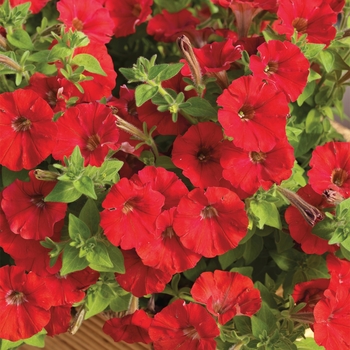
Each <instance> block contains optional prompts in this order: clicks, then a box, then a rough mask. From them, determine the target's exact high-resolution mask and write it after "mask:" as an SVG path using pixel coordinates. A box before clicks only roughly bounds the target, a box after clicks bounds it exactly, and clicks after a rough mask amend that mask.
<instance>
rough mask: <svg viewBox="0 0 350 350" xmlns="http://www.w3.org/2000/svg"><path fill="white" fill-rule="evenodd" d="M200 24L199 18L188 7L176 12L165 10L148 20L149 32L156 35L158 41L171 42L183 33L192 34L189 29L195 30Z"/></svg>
mask: <svg viewBox="0 0 350 350" xmlns="http://www.w3.org/2000/svg"><path fill="white" fill-rule="evenodd" d="M198 24H199V19H198V18H196V17H194V16H193V15H192V13H191V12H190V11H188V10H186V9H183V10H181V11H179V12H175V13H170V12H168V11H166V10H163V11H162V13H159V14H158V15H155V16H154V17H153V18H152V19H151V20H150V21H149V22H148V25H147V34H149V35H152V36H154V39H155V40H156V41H162V42H166V43H170V42H174V41H175V40H176V39H177V37H179V36H180V35H181V34H186V35H187V36H190V35H188V31H190V32H191V31H193V30H194V29H195V28H196V26H197V25H198ZM191 41H192V40H191Z"/></svg>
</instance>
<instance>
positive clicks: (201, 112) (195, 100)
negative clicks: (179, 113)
mask: <svg viewBox="0 0 350 350" xmlns="http://www.w3.org/2000/svg"><path fill="white" fill-rule="evenodd" d="M186 102H189V103H191V106H190V107H186V108H183V109H182V110H183V111H184V112H186V113H188V114H190V115H192V116H194V117H203V118H209V119H211V118H214V119H215V118H217V112H216V110H215V109H214V108H213V107H212V106H211V104H210V103H209V102H208V101H207V100H205V99H204V98H200V97H191V98H189V99H188V100H187V101H186Z"/></svg>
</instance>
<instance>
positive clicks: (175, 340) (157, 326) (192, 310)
mask: <svg viewBox="0 0 350 350" xmlns="http://www.w3.org/2000/svg"><path fill="white" fill-rule="evenodd" d="M219 334H220V331H219V328H218V326H217V325H216V323H215V320H214V319H213V317H212V316H211V315H210V314H209V313H208V311H207V310H206V309H205V308H204V307H203V306H201V305H198V304H193V303H190V304H186V303H185V302H184V301H182V300H176V301H174V302H173V303H172V304H170V305H168V306H166V307H165V308H164V309H163V310H162V311H160V312H159V313H157V314H156V315H155V316H154V319H153V321H152V323H151V326H150V328H149V335H150V337H151V339H152V341H153V347H154V350H164V349H177V350H215V349H216V341H215V339H214V338H215V337H217V336H218V335H219Z"/></svg>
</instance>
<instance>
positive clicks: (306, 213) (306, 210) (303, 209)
mask: <svg viewBox="0 0 350 350" xmlns="http://www.w3.org/2000/svg"><path fill="white" fill-rule="evenodd" d="M277 190H278V191H279V192H280V193H282V194H283V196H284V197H286V198H287V199H288V200H289V202H290V203H291V204H292V205H293V206H294V207H295V208H297V209H298V210H299V212H300V214H301V215H302V216H303V218H304V219H305V220H306V222H307V223H308V224H309V225H310V226H315V223H316V221H321V220H323V218H324V215H323V213H322V212H321V211H320V210H319V209H318V208H316V207H314V206H313V205H311V204H309V203H308V202H306V201H305V200H304V199H302V198H301V197H300V196H299V195H297V194H296V193H294V192H292V191H290V190H287V189H286V188H283V187H277Z"/></svg>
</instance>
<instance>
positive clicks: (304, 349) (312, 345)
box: [295, 338, 324, 350]
mask: <svg viewBox="0 0 350 350" xmlns="http://www.w3.org/2000/svg"><path fill="white" fill-rule="evenodd" d="M295 345H296V346H297V348H298V350H324V347H323V346H321V345H317V344H316V342H315V339H314V338H305V339H301V340H300V341H296V342H295Z"/></svg>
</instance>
